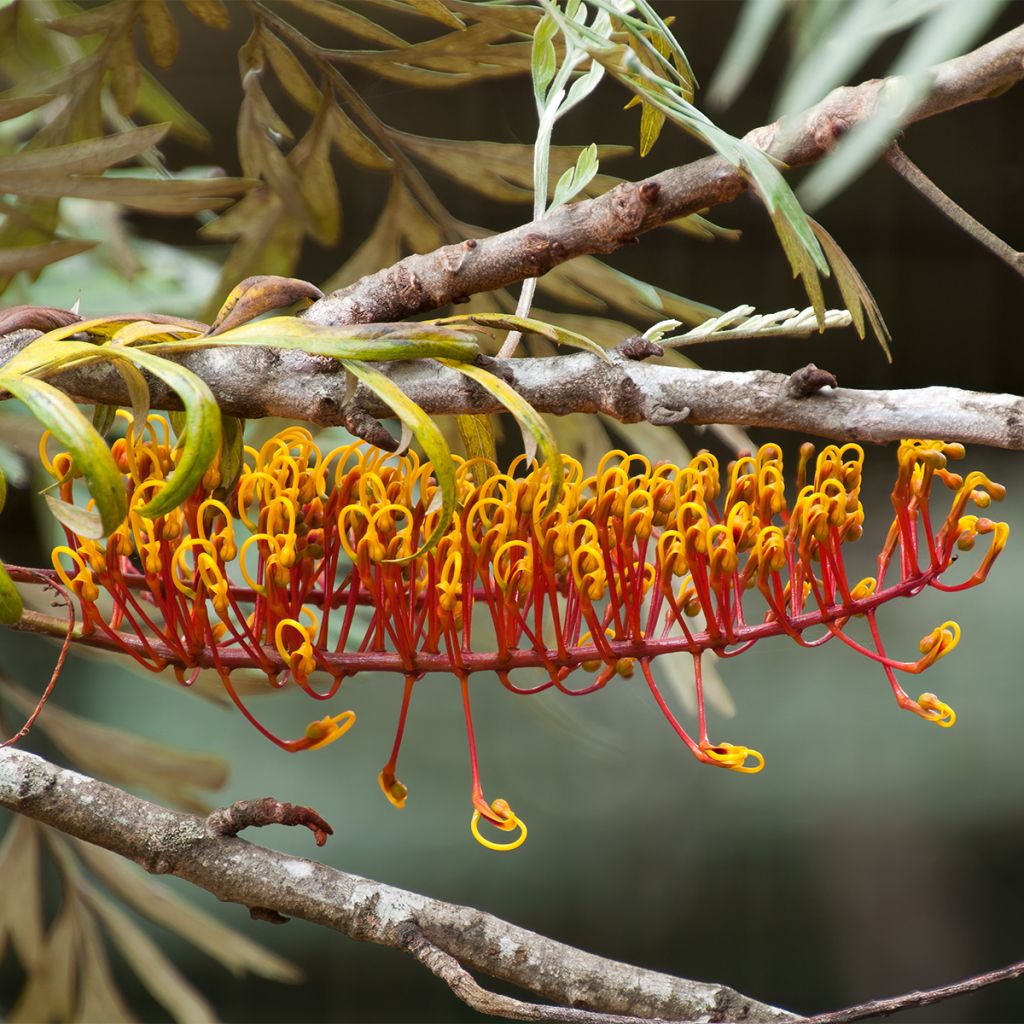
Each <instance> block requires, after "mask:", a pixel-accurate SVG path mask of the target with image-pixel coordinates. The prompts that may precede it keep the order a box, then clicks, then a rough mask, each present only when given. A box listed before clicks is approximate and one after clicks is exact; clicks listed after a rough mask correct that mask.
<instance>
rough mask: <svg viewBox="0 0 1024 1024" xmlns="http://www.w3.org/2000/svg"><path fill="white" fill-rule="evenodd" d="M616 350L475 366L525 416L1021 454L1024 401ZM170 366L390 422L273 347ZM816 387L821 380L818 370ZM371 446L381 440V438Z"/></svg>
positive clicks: (431, 368)
mask: <svg viewBox="0 0 1024 1024" xmlns="http://www.w3.org/2000/svg"><path fill="white" fill-rule="evenodd" d="M25 333H27V332H22V334H25ZM11 339H14V340H13V341H12V340H11ZM24 343H25V339H24V338H22V339H20V340H19V339H17V338H15V336H13V335H11V336H9V337H8V338H7V339H0V364H2V363H3V361H4V360H5V359H7V358H10V356H11V355H12V354H13V353H14V351H16V350H17V349H18V348H20V347H21V345H23V344H24ZM630 351H632V350H631V349H629V348H628V347H627V348H626V349H625V352H630ZM646 351H647V350H645V351H644V352H641V353H636V354H638V355H644V354H646ZM625 352H613V353H611V354H610V359H609V361H608V362H604V361H603V360H600V359H598V358H597V357H595V356H592V355H589V354H586V353H581V354H577V355H570V356H561V357H556V358H549V359H525V358H523V359H512V360H508V361H498V360H491V359H486V358H484V359H482V362H483V363H484V365H486V366H487V368H488V369H490V370H491V371H492V372H496V373H499V374H500V375H501V376H502V377H503V378H504V379H505V380H506V381H507V382H508V383H509V384H511V385H512V386H513V387H514V388H515V389H516V390H517V391H518V392H519V393H520V394H521V395H522V396H523V397H524V398H525V399H526V400H527V401H528V402H529V403H530V404H531V405H533V406H534V408H536V409H538V410H539V411H541V412H546V413H553V414H555V415H559V416H564V415H569V414H570V413H579V412H583V413H594V412H600V413H604V414H606V415H608V416H611V417H614V418H615V419H617V420H619V421H621V422H624V423H636V422H639V421H641V420H646V421H648V422H651V423H656V424H670V423H692V424H702V423H733V424H742V425H746V426H753V427H772V428H781V429H784V430H794V431H799V432H801V433H804V434H814V435H818V436H820V437H829V438H835V439H839V440H852V441H862V442H869V443H877V444H882V443H885V442H887V441H894V440H898V439H899V438H902V437H938V438H947V437H948V438H953V437H955V438H956V439H957V440H959V441H963V442H964V443H967V444H983V445H989V446H992V447H996V448H1009V449H1014V450H1022V449H1024V398H1020V397H1018V396H1016V395H1008V394H985V393H981V392H975V391H962V390H960V389H957V388H946V387H929V388H913V389H907V390H902V391H869V390H854V389H850V388H823V389H821V390H817V391H814V392H813V393H810V394H808V393H807V392H808V387H807V386H806V383H805V381H804V377H803V376H801V375H802V374H804V375H805V374H806V371H797V374H795V375H792V376H786V375H785V374H778V373H769V372H768V371H764V370H753V371H747V372H744V373H731V372H725V371H718V370H697V369H684V368H677V367H674V366H664V365H661V364H658V363H656V362H651V361H640V360H637V359H631V358H629V357H628V355H626V354H625ZM297 357H301V359H300V358H297ZM173 359H174V361H175V362H177V363H179V364H181V365H182V366H185V367H187V368H188V369H189V370H191V371H192V372H194V373H196V374H198V376H200V377H201V378H203V380H205V381H206V383H207V384H209V385H210V388H211V389H212V390H213V392H214V394H215V395H217V398H218V401H219V403H220V407H221V409H222V410H223V411H224V412H226V413H228V414H230V415H233V416H241V417H243V418H245V419H256V418H258V417H262V416H283V417H286V418H289V419H298V420H306V421H308V422H311V423H316V424H319V425H322V426H331V425H337V424H344V425H346V426H347V427H348V428H349V429H350V430H351V431H352V432H353V433H356V434H358V435H360V436H363V435H364V434H365V433H366V431H367V424H368V423H372V424H373V425H374V426H377V424H376V423H374V420H373V418H374V417H378V418H385V417H388V416H390V415H392V413H391V410H390V409H389V408H388V406H387V405H385V404H384V403H383V402H382V401H381V400H380V399H379V398H377V397H376V396H375V395H373V394H371V393H370V392H368V391H367V390H366V389H365V388H363V387H362V386H360V387H359V388H358V389H357V391H356V393H355V395H354V397H353V398H352V399H351V400H350V401H349V400H347V395H346V382H345V374H344V373H343V372H342V371H341V369H340V365H339V364H338V363H336V362H335V361H334V360H330V359H323V358H319V357H311V356H305V355H304V354H303V353H299V352H288V351H284V352H278V351H276V350H272V349H260V350H256V351H254V352H252V353H249V352H245V353H244V355H243V353H241V352H240V351H239V350H237V349H233V350H230V351H229V350H218V349H206V350H201V351H193V352H188V353H183V354H181V355H177V356H174V357H173ZM300 362H301V364H302V365H301V372H299V371H298V370H297V364H299V363H300ZM390 372H391V376H392V379H393V380H394V381H395V383H396V384H398V385H399V387H401V388H402V390H403V391H404V392H405V393H406V394H407V395H408V396H409V397H410V398H411V399H412V400H413V401H414V402H416V403H418V404H419V405H420V406H421V407H422V408H423V409H424V411H425V412H427V413H429V414H432V415H443V414H461V413H466V414H472V413H492V412H500V411H501V410H502V408H503V407H502V406H501V405H500V404H499V403H498V401H497V399H495V397H494V396H493V395H491V394H490V393H489V392H487V391H485V390H484V389H483V388H481V387H479V386H478V385H477V384H475V383H474V382H473V381H471V380H469V379H468V378H466V377H465V376H464V375H462V374H460V373H457V372H456V371H454V370H449V369H446V368H444V367H441V366H438V365H437V364H436V363H432V362H424V361H421V360H415V361H410V362H404V363H396V364H391V371H390ZM794 378H795V379H794ZM48 379H49V380H50V382H51V383H53V384H55V385H57V386H58V387H60V388H62V389H63V390H64V391H66V392H68V393H69V394H71V395H72V396H75V397H77V398H78V399H79V400H81V401H86V402H104V403H107V404H110V405H130V404H131V399H130V396H129V394H128V392H127V389H126V388H125V384H124V381H123V379H122V378H121V376H120V374H119V373H118V372H117V370H116V369H115V368H114V367H112V366H105V365H98V364H94V365H90V366H87V367H83V368H81V369H77V370H68V371H65V372H64V373H60V374H57V375H54V376H53V377H50V378H48ZM815 379H816V380H820V381H825V380H826V379H827V378H826V377H824V376H821V371H819V372H818V376H817V377H816V378H815ZM150 391H151V405H152V407H153V408H154V409H177V408H180V403H179V399H178V397H177V396H176V395H175V394H174V392H172V391H171V390H170V389H169V388H168V387H167V386H166V385H165V384H163V383H162V382H161V381H157V380H153V379H151V380H150ZM372 440H373V441H374V442H375V443H381V441H382V440H383V441H385V442H386V436H385V437H384V438H380V437H378V436H374V437H373V438H372Z"/></svg>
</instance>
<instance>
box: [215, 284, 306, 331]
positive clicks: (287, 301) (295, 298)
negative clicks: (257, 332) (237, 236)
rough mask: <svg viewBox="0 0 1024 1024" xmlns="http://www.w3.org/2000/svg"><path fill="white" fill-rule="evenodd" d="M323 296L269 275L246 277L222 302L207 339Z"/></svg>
mask: <svg viewBox="0 0 1024 1024" xmlns="http://www.w3.org/2000/svg"><path fill="white" fill-rule="evenodd" d="M323 294H324V293H323V292H322V291H320V289H319V288H317V287H316V285H313V284H310V283H309V282H308V281H302V280H299V279H298V278H295V277H274V276H272V275H268V274H261V275H257V276H255V277H247V278H246V279H245V280H244V281H239V283H238V284H237V285H235V287H234V288H233V289H232V290H231V294H230V295H228V297H227V298H226V299H225V300H224V304H223V305H222V306H221V308H220V311H219V312H218V313H217V316H216V319H215V320H214V321H213V324H212V325H211V327H210V330H209V331H208V332H207V336H209V337H212V336H213V335H215V334H222V333H223V332H224V331H227V330H230V329H231V328H232V327H238V326H239V324H244V323H248V322H249V321H250V320H253V319H255V318H256V317H258V316H261V315H262V314H264V313H269V312H270V311H271V310H272V309H282V308H283V307H285V306H290V305H292V304H293V303H295V302H301V301H303V300H309V301H313V300H315V299H322V298H323Z"/></svg>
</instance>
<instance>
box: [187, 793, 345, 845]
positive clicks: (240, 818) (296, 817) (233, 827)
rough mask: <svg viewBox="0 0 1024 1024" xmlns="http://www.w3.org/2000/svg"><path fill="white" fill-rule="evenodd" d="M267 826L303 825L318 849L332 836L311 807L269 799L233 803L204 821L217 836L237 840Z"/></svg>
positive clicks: (326, 825) (330, 831) (328, 826)
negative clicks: (235, 837)
mask: <svg viewBox="0 0 1024 1024" xmlns="http://www.w3.org/2000/svg"><path fill="white" fill-rule="evenodd" d="M266 825H288V826H290V827H291V826H295V825H305V827H306V828H308V829H309V830H310V832H312V833H313V838H314V840H315V841H316V845H317V846H323V845H324V843H326V842H327V837H328V836H333V835H334V829H333V828H331V826H330V825H328V824H327V822H326V821H324V819H323V818H321V817H320V815H319V814H317V812H316V811H314V810H313V808H312V807H302V806H301V805H299V804H288V803H282V801H280V800H275V799H274V798H273V797H272V796H265V797H263V798H262V799H260V800H236V801H235V802H234V803H233V804H232V805H231V806H230V807H221V808H219V809H218V810H216V811H213V812H212V813H211V814H210V815H209V816H208V817H207V819H206V827H207V828H208V829H209V830H210V831H211V832H212V833H214V835H218V836H237V835H238V833H239V832H241V831H242V830H243V829H246V828H263V827H264V826H266Z"/></svg>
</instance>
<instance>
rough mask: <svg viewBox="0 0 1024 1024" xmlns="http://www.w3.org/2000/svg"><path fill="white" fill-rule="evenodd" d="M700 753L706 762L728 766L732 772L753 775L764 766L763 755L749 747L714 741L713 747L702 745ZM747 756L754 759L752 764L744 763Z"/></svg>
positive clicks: (723, 766) (720, 766)
mask: <svg viewBox="0 0 1024 1024" xmlns="http://www.w3.org/2000/svg"><path fill="white" fill-rule="evenodd" d="M701 753H702V754H703V755H704V760H706V762H707V763H708V764H713V765H716V766H717V767H719V768H728V769H729V770H730V771H733V772H742V773H743V774H744V775H755V774H756V773H757V772H759V771H760V770H761V769H762V768H763V767H764V757H763V756H762V755H761V753H760V752H759V751H757V750H754V749H752V748H751V747H743V746H733V744H731V743H716V744H715V745H714V746H713V747H712V746H702V747H701ZM748 757H751V758H753V759H754V763H753V764H751V765H748V764H747V763H746V762H747V758H748Z"/></svg>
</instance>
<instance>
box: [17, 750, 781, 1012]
mask: <svg viewBox="0 0 1024 1024" xmlns="http://www.w3.org/2000/svg"><path fill="white" fill-rule="evenodd" d="M253 806H254V805H247V808H246V809H245V811H244V813H243V814H241V816H239V815H237V814H234V815H233V814H232V813H230V810H229V813H228V814H227V818H228V819H232V820H233V821H234V822H235V823H236V824H238V823H240V822H241V819H242V818H244V819H246V820H248V819H253V823H256V824H258V823H260V822H261V821H265V820H267V818H268V817H269V818H271V819H277V818H279V817H291V816H292V815H290V814H278V813H277V812H276V811H274V810H273V808H271V809H270V811H269V812H268V813H260V814H252V813H250V812H251V811H252V807H253ZM0 807H4V808H6V809H8V810H11V811H16V812H18V813H20V814H24V815H27V816H28V817H30V818H34V819H35V820H36V821H40V822H42V823H44V824H46V825H50V826H52V827H53V828H56V829H59V830H60V831H61V832H64V833H66V834H68V835H71V836H75V837H76V838H78V839H82V840H85V841H86V842H90V843H94V844H96V845H97V846H102V847H103V848H104V849H107V850H112V851H113V852H114V853H118V854H120V855H121V856H123V857H127V858H128V859H130V860H133V861H135V862H136V863H137V864H140V865H141V866H142V867H143V868H145V869H146V870H147V871H149V872H151V873H153V874H173V875H176V876H177V877H179V878H183V879H185V880H186V881H188V882H191V883H192V884H194V885H196V886H199V887H200V888H202V889H206V890H207V891H208V892H211V893H213V894H214V895H215V896H217V898H218V899H220V900H223V901H226V902H231V903H240V904H242V905H243V906H246V907H249V908H257V911H258V912H259V913H260V914H261V916H263V915H266V913H267V912H273V913H274V914H277V915H281V916H285V917H300V918H303V919H304V920H307V921H311V922H313V923H314V924H320V925H323V926H324V927H327V928H332V929H334V930H335V931H339V932H341V933H342V934H344V935H348V936H349V937H350V938H353V939H356V940H358V941H362V942H374V943H378V944H380V945H384V946H390V947H392V948H394V949H399V950H405V951H406V952H411V953H413V954H414V955H415V956H416V957H417V959H419V960H421V962H427V961H429V964H428V966H430V969H431V970H433V971H434V972H435V973H438V974H439V976H441V977H444V980H445V981H446V982H447V983H448V984H449V985H451V987H452V988H453V991H456V994H457V995H459V996H460V998H464V997H465V996H464V994H471V995H472V994H473V993H471V992H470V984H472V985H473V986H476V983H475V982H474V981H473V979H472V978H471V977H469V975H468V974H467V975H466V976H465V977H464V978H463V977H462V976H461V975H459V976H458V977H456V973H455V968H456V967H457V968H458V969H459V970H460V971H463V972H465V971H467V970H470V969H471V970H476V971H480V972H482V973H484V974H488V975H490V976H491V977H494V978H498V979H500V980H502V981H507V982H511V983H512V984H514V985H518V986H519V987H520V988H523V989H525V990H527V991H529V992H532V993H534V994H535V995H537V996H540V997H541V998H544V999H549V1000H552V1001H554V1002H556V1003H559V1004H561V1006H562V1007H571V1008H575V1009H568V1010H562V1011H560V1012H561V1015H560V1016H555V1015H554V1014H555V1013H556V1008H555V1007H544V1006H536V1007H534V1006H533V1004H529V1003H520V1001H519V1000H511V1001H510V1003H515V1004H518V1006H519V1008H520V1011H521V1012H522V1013H527V1012H528V1013H530V1014H532V1016H519V1017H518V1018H517V1019H525V1020H561V1021H572V1022H581V1024H582V1022H587V1024H611V1022H612V1021H615V1024H629V1021H628V1020H625V1019H623V1018H622V1017H618V1018H614V1017H610V1016H608V1015H609V1014H618V1015H630V1016H631V1017H632V1018H633V1021H634V1024H635V1022H636V1020H638V1019H639V1018H645V1019H647V1020H650V1019H651V1018H670V1019H673V1020H704V1021H735V1020H743V1021H748V1022H751V1024H753V1022H757V1021H772V1022H774V1021H785V1020H795V1019H798V1018H795V1017H794V1015H792V1014H789V1013H786V1012H785V1011H783V1010H779V1009H776V1008H775V1007H772V1006H767V1005H765V1004H763V1003H759V1002H757V1001H756V1000H753V999H749V998H747V997H746V996H743V995H740V994H739V993H738V992H735V991H734V990H733V989H730V988H728V987H727V986H724V985H715V984H706V983H703V982H696V981H689V980H687V979H684V978H674V977H672V976H670V975H666V974H660V973H658V972H656V971H647V970H643V969H642V968H639V967H632V966H630V965H628V964H623V963H618V962H617V961H614V960H608V959H605V958H604V957H599V956H594V955H593V954H590V953H586V952H584V951H582V950H579V949H575V948H573V947H571V946H566V945H564V944H563V943H560V942H555V941H554V940H552V939H549V938H546V937H544V936H542V935H538V934H536V933H535V932H531V931H528V930H527V929H525V928H519V927H517V926H516V925H513V924H509V923H508V922H506V921H502V920H500V919H499V918H496V917H492V916H491V915H490V914H486V913H483V912H482V911H479V910H474V909H472V908H470V907H461V906H458V905H456V904H452V903H444V902H442V901H440V900H434V899H430V898H429V897H426V896H421V895H418V894H416V893H412V892H408V891H406V890H403V889H397V888H394V887H392V886H389V885H384V884H382V883H380V882H374V881H371V880H370V879H366V878H361V877H359V876H357V875H350V874H347V873H345V872H343V871H338V870H336V869H335V868H331V867H327V866H326V865H323V864H317V863H315V862H314V861H309V860H304V859H302V858H299V857H292V856H289V855H287V854H283V853H278V852H277V851H274V850H268V849H266V848H264V847H261V846H255V845H253V844H251V843H248V842H246V841H245V840H243V839H238V838H236V837H234V836H231V835H224V834H223V831H224V829H223V828H222V827H221V825H217V826H216V827H213V828H211V827H210V824H209V822H208V821H207V820H204V819H202V818H199V817H196V816H195V815H191V814H183V813H181V812H178V811H172V810H169V809H167V808H164V807H160V806H158V805H157V804H153V803H150V802H148V801H146V800H142V799H140V798H139V797H136V796H132V795H131V794H129V793H126V792H124V791H123V790H119V789H117V788H115V787H114V786H110V785H107V784H106V783H103V782H99V781H98V780H96V779H90V778H88V777H87V776H84V775H80V774H79V773H77V772H73V771H69V770H67V769H64V768H59V767H57V766H56V765H53V764H50V763H49V762H47V761H45V760H43V759H42V758H41V757H37V756H36V755H34V754H30V753H27V752H25V751H23V750H17V749H14V748H10V747H8V748H6V749H3V750H0ZM262 810H263V811H264V812H267V806H266V805H265V804H264V806H263V808H262ZM222 817H223V815H222ZM217 820H218V821H220V819H217ZM232 827H233V826H232ZM227 831H229V832H230V831H231V828H228V829H227ZM275 920H276V918H275ZM410 929H412V931H410ZM416 935H419V936H421V937H422V940H423V941H422V942H421V941H420V940H419V939H418V938H415V936H416ZM434 950H437V951H439V953H438V952H434ZM445 957H450V958H452V960H451V961H449V960H447V959H445ZM449 979H451V980H449ZM453 982H455V983H454V984H453ZM476 988H477V989H479V992H486V990H484V989H481V988H480V987H479V986H476ZM487 995H488V996H489V997H490V998H492V999H493V1000H498V1001H501V1000H504V999H505V998H506V997H502V996H496V995H494V994H493V993H487ZM474 998H477V999H478V1000H479V999H480V998H483V997H480V996H479V995H478V994H477V995H474ZM471 1005H473V1004H472V1003H471ZM481 1005H482V1004H481ZM489 1005H490V1006H491V1007H493V1009H491V1010H489V1011H487V1012H499V1013H502V1014H505V1013H506V1010H507V1009H511V1008H514V1007H511V1006H507V1007H506V1009H501V1010H498V1009H497V1007H498V1005H499V1003H498V1002H491V1003H490V1004H489ZM523 1007H526V1008H527V1009H526V1010H522V1008H523ZM531 1007H532V1008H531ZM588 1010H589V1011H594V1012H593V1013H591V1014H584V1013H583V1011H588ZM512 1016H515V1014H512Z"/></svg>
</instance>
